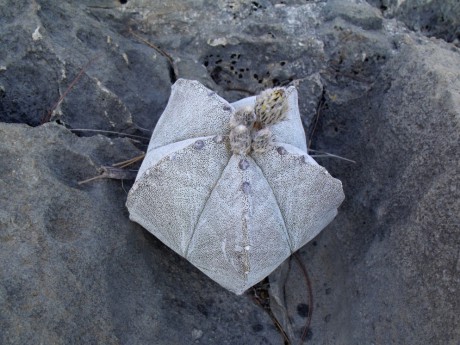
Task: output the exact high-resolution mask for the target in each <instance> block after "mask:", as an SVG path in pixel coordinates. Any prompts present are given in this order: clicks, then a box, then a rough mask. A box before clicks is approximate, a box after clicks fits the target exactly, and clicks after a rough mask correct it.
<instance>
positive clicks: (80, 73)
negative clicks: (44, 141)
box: [40, 54, 101, 125]
mask: <svg viewBox="0 0 460 345" xmlns="http://www.w3.org/2000/svg"><path fill="white" fill-rule="evenodd" d="M100 56H101V54H98V55H96V56H95V57H93V58H91V59H90V60H89V61H88V62H87V63H86V64H85V65H84V66H83V67H82V68H81V70H80V72H79V73H78V74H77V76H76V77H75V78H74V79H73V80H72V82H71V83H70V85H69V86H68V87H67V89H66V90H65V91H64V93H63V94H62V95H61V97H59V99H58V100H57V102H56V103H55V104H54V105H53V106H52V107H51V109H50V110H49V111H48V112H47V113H46V114H45V115H44V116H43V118H42V120H41V123H40V124H42V125H43V124H44V123H46V122H49V120H51V116H52V115H53V112H54V110H56V108H57V107H58V106H59V104H61V103H62V101H63V100H64V98H65V97H66V96H67V94H68V93H69V92H70V90H72V88H73V87H74V86H75V84H76V83H77V82H78V80H79V79H80V78H81V77H82V76H83V73H85V72H86V70H87V69H88V67H89V66H90V65H91V64H92V63H93V62H94V61H96V60H97V59H99V57H100Z"/></svg>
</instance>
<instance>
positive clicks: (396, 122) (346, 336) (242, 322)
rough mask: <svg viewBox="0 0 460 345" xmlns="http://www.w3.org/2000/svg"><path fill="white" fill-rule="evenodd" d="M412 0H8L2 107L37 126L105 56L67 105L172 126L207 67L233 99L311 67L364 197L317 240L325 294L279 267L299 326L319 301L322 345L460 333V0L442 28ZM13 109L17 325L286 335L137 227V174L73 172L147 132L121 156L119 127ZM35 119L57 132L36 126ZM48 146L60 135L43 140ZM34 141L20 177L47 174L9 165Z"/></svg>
mask: <svg viewBox="0 0 460 345" xmlns="http://www.w3.org/2000/svg"><path fill="white" fill-rule="evenodd" d="M124 2H126V1H124ZM370 3H372V4H373V5H377V7H374V6H372V5H370ZM388 3H389V4H390V2H388ZM395 3H396V2H395ZM398 3H400V4H401V6H400V7H398V8H399V9H401V10H402V9H404V11H403V12H401V13H407V15H403V14H401V15H400V16H398V15H395V16H393V18H392V19H388V18H386V17H387V16H389V14H387V13H385V12H386V11H383V12H382V11H379V10H378V9H379V7H380V6H379V5H378V2H377V1H369V3H367V2H365V1H362V0H361V1H358V0H356V1H351V0H344V1H337V0H335V1H320V0H318V1H308V2H305V1H300V0H292V1H284V2H281V1H276V0H270V1H269V0H263V1H262V0H261V1H224V0H221V1H213V2H211V1H209V0H195V1H187V2H183V1H168V2H160V1H155V2H152V1H141V0H128V1H127V2H126V4H125V5H120V3H119V2H117V1H109V0H107V1H106V0H99V1H97V3H96V4H94V1H80V2H78V3H75V2H70V1H69V2H57V1H40V0H36V1H29V0H22V1H4V2H3V4H2V7H1V8H0V12H1V13H0V27H1V31H0V32H2V34H1V35H0V42H1V46H2V48H3V47H5V49H2V50H1V52H0V99H1V101H0V119H1V120H2V121H7V122H24V123H27V124H30V125H37V124H38V123H39V122H40V119H41V118H42V114H43V113H46V111H47V110H49V109H51V108H52V107H53V104H54V103H55V102H56V100H57V99H58V98H59V96H61V95H63V93H64V91H65V89H66V88H67V87H68V85H69V84H70V83H71V81H72V80H73V79H74V78H75V76H76V75H77V74H78V73H79V71H80V69H81V68H82V67H83V66H84V65H85V64H86V63H87V62H88V61H90V60H91V59H92V58H93V57H95V56H96V57H97V56H99V54H102V55H100V56H99V57H98V58H97V59H96V60H93V62H92V63H91V64H90V66H89V67H88V68H87V69H86V72H84V73H83V75H82V77H81V79H80V80H79V81H78V82H77V83H76V84H75V86H74V87H73V89H72V90H71V91H70V92H69V93H68V94H67V96H66V97H65V99H64V101H63V103H62V105H61V106H60V107H58V109H57V111H56V112H55V115H54V116H53V119H54V120H59V122H60V123H65V124H66V125H67V126H69V127H72V128H78V127H84V128H93V129H104V130H113V129H114V130H118V131H128V132H130V133H135V134H140V133H141V132H140V131H139V128H138V127H144V128H147V129H149V130H150V129H151V127H152V126H153V125H154V124H155V122H156V119H157V118H158V116H159V115H160V114H161V111H162V110H163V107H164V106H165V104H166V102H167V98H168V95H169V88H170V84H171V82H172V81H173V80H174V79H175V78H176V77H182V78H188V79H198V80H199V81H200V82H202V83H204V84H205V85H206V86H208V87H210V88H212V89H214V90H215V91H217V92H218V93H219V94H220V95H222V96H223V97H224V98H225V99H228V100H230V101H234V100H237V99H240V98H242V97H246V96H248V95H253V94H256V93H258V92H259V91H260V90H262V89H264V88H267V87H270V86H273V85H286V84H291V85H296V86H297V87H298V90H299V99H300V109H301V112H302V116H303V122H304V125H305V126H306V130H307V134H308V136H309V139H308V140H309V141H311V145H312V146H311V147H312V148H314V149H321V150H326V151H328V152H331V153H335V154H339V155H341V156H344V157H347V158H350V159H354V160H356V162H357V163H356V164H351V163H349V162H346V161H342V160H332V159H331V158H327V159H322V160H321V161H320V162H321V164H323V165H324V166H325V167H326V168H327V169H328V170H329V171H330V172H331V174H332V175H333V176H335V177H338V178H339V179H341V180H342V182H343V184H344V189H345V195H346V200H345V202H344V204H343V207H342V208H341V210H339V216H338V217H337V218H336V219H335V221H334V222H333V223H332V224H331V225H330V226H329V227H328V228H327V229H326V230H324V231H323V232H322V233H321V234H320V235H319V236H318V237H317V239H316V241H314V242H313V243H312V244H310V245H307V246H306V247H304V248H303V249H302V250H301V251H300V257H301V259H302V261H303V262H304V264H305V265H306V267H307V269H308V271H309V275H310V278H311V280H312V283H313V292H314V301H315V302H314V304H313V306H310V305H308V299H307V295H306V285H305V282H304V279H303V275H302V273H301V271H300V270H299V267H298V266H297V264H296V262H295V261H292V262H291V263H290V267H291V271H292V272H291V273H290V274H289V277H290V278H287V283H286V284H283V280H284V279H285V275H284V276H283V274H279V275H273V276H271V277H270V281H271V285H272V290H271V296H272V306H273V307H272V310H273V311H274V312H275V313H276V315H277V317H278V318H279V320H281V322H282V323H283V319H284V320H286V321H287V322H286V325H285V329H286V330H287V332H288V333H289V334H290V335H291V338H292V339H291V340H292V341H293V342H294V343H297V342H298V338H299V336H300V333H301V327H302V325H303V324H304V323H305V321H306V316H307V315H308V311H309V310H310V309H311V307H313V320H312V325H311V329H310V331H309V333H308V335H307V338H308V342H307V343H310V344H331V343H332V344H368V343H374V344H425V343H434V344H457V343H458V339H460V334H459V332H460V331H459V328H458V324H460V319H459V316H458V310H459V309H460V306H459V300H458V297H457V296H458V294H459V291H458V286H459V283H460V282H459V276H460V259H459V255H460V254H459V251H458V248H459V247H460V243H459V238H460V236H459V227H460V225H459V224H460V220H459V218H458V217H459V216H458V215H459V214H460V209H459V205H458V202H459V200H460V198H459V190H460V189H459V185H458V176H459V174H460V171H459V170H460V169H459V166H458V164H459V163H458V161H459V160H458V152H459V137H458V136H459V134H458V133H459V117H460V115H459V108H460V107H459V105H460V101H459V93H460V85H459V82H458V80H460V79H459V77H460V76H459V71H458V66H460V57H459V56H460V53H459V50H458V48H456V46H455V37H456V36H455V35H458V32H457V31H456V30H457V29H458V24H455V23H456V22H455V20H454V19H453V18H458V17H459V16H457V15H455V11H456V10H455V8H454V7H451V10H444V8H446V9H447V7H445V6H450V5H452V6H453V5H455V2H454V1H445V2H443V3H445V4H446V5H445V6H443V7H442V8H443V10H441V7H439V8H438V9H439V11H441V12H442V13H444V12H446V11H447V12H446V13H447V14H451V16H447V14H446V16H445V22H446V23H452V24H448V25H446V26H445V28H446V29H445V30H446V32H445V33H442V34H439V35H437V34H436V36H437V37H439V38H446V39H447V41H449V42H453V43H449V42H446V41H444V40H441V39H428V38H426V37H425V36H423V35H422V34H420V33H417V32H412V31H411V30H410V29H412V28H413V29H417V27H416V26H415V25H412V24H410V23H409V22H407V25H406V24H403V23H401V22H399V21H398V18H401V20H404V21H406V18H408V19H407V20H409V19H410V18H411V17H410V16H409V15H410V13H411V4H412V5H413V6H416V5H417V4H421V3H422V2H420V1H416V0H406V1H405V2H398ZM423 3H426V4H431V5H426V6H428V7H426V6H425V7H424V6H422V7H417V12H416V13H420V17H419V18H430V14H429V13H428V12H425V9H426V8H428V9H434V8H435V7H433V6H434V4H435V3H436V2H429V1H425V2H423ZM391 4H393V2H391ZM391 4H390V5H391ZM388 8H391V6H388ZM441 12H436V13H441ZM388 13H389V12H388ZM422 14H423V15H422ZM436 16H437V18H441V17H440V15H439V14H437V15H436ZM412 18H416V17H412ZM448 18H451V19H448ZM414 20H415V19H414ZM457 20H458V19H457ZM420 23H421V22H420ZM437 23H438V24H441V23H442V21H441V20H439V21H437ZM37 27H40V28H39V30H38V32H36V28H37ZM421 27H423V26H421ZM437 27H438V26H436V28H437ZM439 27H441V26H439ZM129 28H132V29H133V31H134V32H135V33H136V34H137V35H140V36H141V37H143V38H144V39H146V40H148V41H149V42H151V43H152V44H154V45H155V47H156V48H157V49H155V48H154V47H153V46H152V45H150V46H149V45H148V44H146V43H145V42H141V41H139V40H138V38H136V37H135V36H133V34H130V31H129ZM456 28H457V29H456ZM420 30H421V31H422V32H423V30H422V28H421V29H420ZM433 30H434V29H433ZM436 30H437V29H436ZM443 30H444V29H443ZM440 32H441V31H440ZM449 35H450V36H449ZM108 36H110V39H108V38H107V37H108ZM449 37H453V38H452V39H449ZM124 53H126V54H125V55H124ZM126 58H127V60H126ZM171 59H172V60H171ZM127 61H128V62H127ZM171 61H173V63H171ZM98 81H100V83H98ZM316 114H319V120H318V121H317V120H316V117H315V115H316ZM178 125H180V124H178ZM9 126H11V127H8V128H19V129H20V130H19V129H18V130H17V132H14V131H13V130H12V129H9V131H13V132H12V133H14V134H15V135H13V136H6V135H7V134H5V132H2V134H1V137H0V138H1V141H0V142H1V145H2V152H7V154H6V157H7V158H3V157H2V160H1V163H0V168H1V172H0V178H1V179H2V181H3V182H2V189H1V193H2V199H1V200H2V203H3V204H4V205H3V204H2V207H1V210H2V211H1V212H2V218H1V219H2V225H1V232H0V235H1V242H0V243H1V244H0V245H1V248H2V250H1V252H0V253H1V254H0V255H1V256H2V257H1V258H2V262H3V265H2V267H1V269H0V270H1V271H0V274H1V276H0V287H1V290H0V291H1V295H0V296H1V298H2V303H3V304H4V305H5V307H4V306H2V307H1V308H0V322H1V323H2V324H1V327H0V329H1V336H2V337H3V338H2V342H3V343H13V344H22V343H27V341H32V342H34V343H39V342H40V341H42V342H45V343H46V342H53V341H55V342H58V343H59V342H61V343H68V341H66V339H76V340H74V343H81V342H85V340H87V339H89V338H86V337H91V335H92V338H91V339H96V340H94V341H93V342H95V343H96V342H98V340H97V339H98V338H97V337H98V336H99V337H100V339H102V340H101V341H99V342H105V343H110V342H112V343H146V342H155V340H156V341H157V342H158V339H159V338H160V341H161V340H162V339H164V343H165V344H166V343H174V342H176V343H179V344H188V343H190V342H191V340H193V339H197V340H196V341H197V342H198V343H202V344H214V343H219V342H222V341H224V339H225V341H227V342H228V343H246V341H245V340H246V339H248V341H247V343H257V342H259V343H264V342H266V341H271V342H272V343H281V338H280V337H278V338H276V335H275V334H274V333H273V332H272V330H273V328H270V327H271V326H268V325H267V323H266V322H267V319H266V317H265V316H264V315H263V314H261V313H260V310H258V309H255V308H254V306H252V305H251V304H250V302H249V300H248V299H247V298H245V297H243V298H239V299H238V298H236V297H234V296H232V295H230V294H228V293H226V292H225V291H223V290H221V289H220V288H219V287H218V286H217V285H215V284H213V283H212V282H211V281H210V280H209V279H206V278H205V277H204V276H203V275H202V274H199V273H198V272H197V271H196V270H194V269H193V268H191V265H188V264H186V263H185V262H184V261H183V260H181V259H179V258H178V256H176V255H173V253H172V252H171V251H169V250H167V249H165V248H164V247H163V246H162V245H160V244H159V242H158V241H157V240H155V239H154V238H153V237H152V236H151V235H148V234H146V233H145V232H143V231H142V230H141V228H140V227H135V226H133V225H130V223H129V222H128V220H127V213H126V211H125V209H124V208H123V204H124V202H125V198H126V196H125V193H124V192H123V191H122V189H121V187H120V183H119V182H113V181H112V182H100V183H94V184H92V185H88V186H86V187H85V188H81V189H78V188H76V186H75V182H69V181H70V180H69V175H72V174H76V178H75V177H72V179H71V181H75V180H76V179H81V178H86V177H89V176H91V175H92V174H93V173H94V172H95V168H94V166H93V165H91V164H90V162H89V160H88V158H85V157H86V155H89V156H90V157H92V158H91V159H92V160H94V162H97V164H95V165H96V166H97V165H98V164H102V163H103V164H108V163H112V162H113V161H116V160H118V158H120V160H121V159H122V158H127V157H128V156H129V153H130V152H132V153H135V150H134V149H133V147H132V145H131V144H130V143H129V142H127V141H119V142H118V141H117V142H116V144H114V145H116V146H115V148H114V149H113V150H114V151H116V152H121V153H119V154H117V155H115V153H113V152H114V151H104V150H103V151H102V152H103V153H101V156H96V153H95V152H96V150H93V147H96V148H98V147H99V148H100V149H102V148H105V150H108V147H109V146H107V145H101V144H98V143H99V142H100V141H101V140H102V141H103V143H108V142H109V141H108V140H107V139H102V138H101V137H95V138H91V139H84V138H82V139H78V138H76V137H74V136H72V135H70V134H69V133H68V132H64V131H63V130H62V129H61V128H59V127H58V126H49V125H48V126H47V127H45V129H41V128H37V129H30V128H28V129H27V131H26V129H25V128H26V127H23V126H18V127H15V126H13V125H9ZM16 126H17V125H16ZM4 128H5V127H4ZM20 131H26V132H27V134H24V133H22V134H19V132H20ZM6 133H7V132H6ZM31 133H36V134H34V135H35V136H36V137H37V138H38V137H40V136H39V133H42V134H43V136H42V137H41V138H42V139H40V140H38V139H37V140H35V141H30V140H26V139H28V138H29V137H32V138H33V137H34V135H32V134H31ZM53 133H54V134H53ZM63 133H66V134H65V136H68V137H69V138H74V139H68V140H69V141H74V142H75V143H74V145H75V146H72V145H71V144H70V143H67V144H65V145H61V147H72V150H73V151H75V150H76V147H78V148H79V150H80V151H76V152H80V153H79V154H76V155H75V154H70V153H69V154H67V155H64V156H59V155H57V154H56V153H50V152H48V153H46V152H47V151H46V150H50V148H47V146H49V144H48V145H46V144H45V143H46V139H45V138H46V137H49V138H54V137H56V136H59V135H64V134H63ZM21 137H23V138H24V139H23V140H22V142H21V141H18V140H14V139H15V138H21ZM86 140H88V141H86ZM32 142H33V143H34V144H33V145H32ZM13 143H15V144H14V145H16V146H14V145H13ZM25 143H29V144H28V145H26V144H25ZM69 145H70V146H69ZM141 148H142V149H145V148H144V147H141ZM115 149H116V150H115ZM31 150H33V152H41V153H40V154H36V156H35V158H33V156H34V153H33V152H30V151H31ZM66 150H67V149H66ZM53 152H59V151H58V150H57V149H55V151H53ZM104 152H105V153H104ZM19 153H23V154H24V155H25V157H27V162H29V164H28V165H26V166H27V167H28V168H27V169H34V170H29V172H28V173H27V175H25V176H22V177H21V176H19V177H17V178H18V179H19V181H25V179H26V178H28V179H29V181H30V182H29V183H30V184H31V186H32V184H33V186H34V188H36V189H35V190H27V189H26V188H24V184H20V183H17V184H14V185H13V183H12V182H10V180H11V178H8V176H10V175H11V173H12V170H11V166H13V167H16V166H19V164H20V162H21V161H18V159H20V158H21V157H19V156H18V154H19ZM13 154H14V155H16V156H14V155H13ZM78 157H80V158H78ZM74 160H75V161H77V163H78V164H77V166H80V168H79V169H77V170H76V171H75V164H70V163H73V161H74ZM4 162H6V163H7V164H5V163H4ZM16 170H17V171H20V170H18V169H16ZM39 171H41V173H39ZM18 174H19V173H18ZM5 176H6V177H7V178H6V181H5ZM34 179H36V180H34ZM12 181H15V180H14V179H13V180H12ZM72 183H73V187H72V186H69V184H72ZM43 186H44V187H43ZM57 188H61V189H57ZM64 189H65V191H66V192H63V191H64ZM68 191H73V193H74V194H69V193H70V192H68ZM6 196H8V199H6ZM77 196H78V198H79V199H78V200H79V201H78V202H72V204H74V205H78V207H74V208H73V209H72V211H71V212H69V211H68V210H69V208H68V207H67V206H66V205H67V204H68V203H69V200H72V201H74V200H75V198H77ZM9 200H13V201H9ZM15 203H16V204H17V205H15ZM43 205H49V206H50V207H47V210H48V211H46V210H45V206H43ZM51 205H54V206H53V207H51ZM88 205H89V206H88ZM59 209H62V211H58V212H57V215H56V210H59ZM45 211H46V212H45ZM64 211H67V212H68V213H67V214H66V215H65V217H62V212H64ZM90 215H92V216H91V217H90ZM45 219H46V222H48V223H51V224H53V225H52V226H48V225H45ZM80 220H88V221H91V220H92V222H91V223H89V224H90V226H89V227H88V230H87V231H86V230H85V231H84V232H83V233H82V234H81V235H80V236H77V235H76V232H75V231H73V230H72V229H74V228H73V227H72V228H69V225H68V224H72V223H75V222H77V224H81V223H79V222H80ZM47 226H48V227H49V228H51V229H55V230H51V231H49V233H48V232H47V230H46V229H47ZM80 228H82V229H83V227H80ZM80 232H81V231H80ZM80 232H79V233H80ZM112 232H114V233H116V234H118V235H117V236H118V237H116V236H113V235H112ZM45 233H46V234H45ZM108 233H110V234H111V236H110V237H109V236H107V234H108ZM39 234H41V235H39ZM15 236H16V237H15ZM9 246H13V248H14V250H11V248H10V247H9ZM14 246H16V247H14ZM4 248H6V249H4ZM8 248H9V249H8ZM69 248H70V249H71V250H70V249H69ZM7 249H8V250H7ZM110 253H112V254H110ZM109 254H110V260H108V259H105V261H104V260H103V259H102V258H107V255H109ZM53 255H54V256H53ZM57 257H58V258H59V259H56V258H57ZM50 258H55V259H54V260H51V259H50ZM91 258H93V259H91ZM98 260H99V261H98ZM101 260H102V261H103V262H104V263H103V264H100V262H101ZM96 262H97V264H96ZM104 265H106V266H104ZM286 265H287V266H285V267H282V269H281V270H280V272H281V273H283V269H284V270H285V271H284V272H286V274H287V272H288V269H289V262H288V263H287V264H286ZM30 277H34V278H30ZM94 277H96V278H94ZM146 277H147V278H146ZM148 277H150V278H148ZM141 278H142V279H145V280H142V279H141ZM180 284H182V288H178V287H177V286H178V285H180ZM7 286H10V288H9V290H8V289H7V288H6V287H7ZM41 286H44V288H41ZM158 291H160V293H158ZM210 291H212V293H211V292H210ZM209 295H211V297H210V298H209V297H208V296H209ZM144 296H145V297H144ZM208 298H209V299H208ZM101 300H102V301H106V302H100V301H101ZM220 300H222V302H220ZM81 301H83V302H81ZM97 303H101V304H97ZM103 303H104V304H103ZM102 305H104V306H107V307H102ZM100 306H101V307H100ZM230 306H231V307H230ZM229 308H230V309H229ZM283 308H284V309H285V310H286V309H287V313H286V314H283ZM225 310H227V311H228V310H230V312H229V314H226V312H225ZM238 310H243V313H242V314H239V312H235V311H238ZM13 311H14V312H13ZM197 311H198V312H197ZM221 314H222V315H224V316H223V317H221V316H220V315H221ZM287 323H289V324H287ZM152 325H157V326H158V327H157V326H152ZM259 325H262V326H259ZM156 327H157V328H156ZM261 329H262V330H261ZM289 329H290V330H291V331H289ZM89 330H90V331H89ZM213 331H214V333H212V332H213ZM257 331H259V332H258V333H257ZM27 332H28V333H27ZM23 334H28V335H29V337H28V338H26V337H25V336H23ZM87 334H90V335H87ZM248 334H249V335H248ZM104 335H105V336H106V337H105V338H104ZM109 336H110V338H109ZM22 337H24V338H22ZM131 337H137V338H136V339H134V338H131ZM213 337H214V338H213ZM30 339H32V340H30ZM242 339H243V340H242ZM267 339H268V340H267Z"/></svg>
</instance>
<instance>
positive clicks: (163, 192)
mask: <svg viewBox="0 0 460 345" xmlns="http://www.w3.org/2000/svg"><path fill="white" fill-rule="evenodd" d="M288 97H289V116H288V119H287V120H286V121H283V122H282V123H280V124H279V125H275V126H273V131H274V132H276V139H277V140H278V142H276V143H275V145H274V147H273V148H272V149H270V150H268V151H267V152H263V153H252V154H251V155H250V156H247V155H239V154H232V151H231V150H230V145H229V140H228V137H225V135H226V134H228V131H229V129H228V121H229V119H230V116H231V114H232V112H233V111H234V108H233V107H231V106H230V105H229V104H228V103H226V102H225V101H224V100H223V99H221V98H220V97H218V96H217V95H216V94H215V93H213V92H212V91H211V90H208V89H206V88H205V87H204V86H203V85H201V84H199V83H198V82H195V81H188V80H183V79H181V80H179V81H178V82H177V83H176V84H175V85H174V86H173V92H172V95H171V99H170V101H169V103H168V106H167V108H166V110H165V113H164V114H163V116H162V118H161V119H160V121H159V125H158V126H157V128H156V129H155V131H154V133H153V136H152V140H151V142H150V146H149V151H148V153H147V156H146V158H145V160H144V162H143V164H142V166H141V168H140V171H139V175H138V177H137V179H136V182H135V184H134V185H133V188H132V189H131V191H130V192H129V196H128V201H127V207H128V209H129V211H130V218H131V219H132V220H134V221H136V222H138V223H139V224H141V225H142V226H144V227H145V228H146V229H147V230H149V231H150V232H151V233H153V234H154V235H155V236H157V237H158V238H159V239H160V240H161V241H163V242H164V243H165V244H166V245H168V246H169V247H170V248H172V249H173V250H174V251H176V252H177V253H178V254H180V255H182V256H184V257H186V258H187V259H188V260H189V261H190V262H191V263H193V264H194V265H195V266H196V267H198V268H199V269H200V270H201V271H202V272H204V273H205V274H206V275H208V276H209V277H210V278H212V279H213V280H215V281H216V282H218V283H219V284H221V285H222V286H224V287H225V288H227V289H228V290H230V291H233V292H235V293H237V294H241V293H243V292H244V291H245V290H246V289H248V288H249V287H251V286H252V285H254V284H256V283H257V282H259V281H260V280H262V279H263V278H264V277H266V276H267V275H268V274H270V273H271V272H272V271H273V270H274V269H276V267H277V266H278V265H279V264H280V263H281V262H282V261H283V260H285V259H286V258H287V257H288V256H289V255H290V254H291V253H293V252H295V251H296V250H297V249H299V248H300V247H301V246H303V245H304V244H305V243H307V242H308V241H309V240H311V239H312V238H313V237H314V236H316V235H317V234H318V233H319V232H320V231H321V230H322V229H323V228H324V227H325V226H326V225H327V224H328V223H329V222H330V221H331V220H332V219H333V218H334V217H335V215H336V214H337V207H338V206H339V205H340V203H341V202H342V201H343V199H344V195H343V191H342V184H341V182H340V181H339V180H337V179H334V178H333V177H332V176H331V175H329V173H328V172H327V171H326V169H324V168H322V167H321V166H319V165H318V164H317V163H316V162H315V161H314V160H313V159H312V158H311V157H310V156H308V154H307V153H306V152H305V151H304V150H302V148H303V147H304V146H305V134H304V132H303V130H302V132H301V133H302V135H299V136H296V135H295V134H296V133H298V129H297V128H298V126H299V123H300V117H299V112H298V108H297V92H296V90H295V89H294V88H289V89H288ZM249 102H252V99H249ZM244 103H245V102H244V101H243V102H240V104H244ZM189 104H190V108H189V107H188V105H189ZM210 105H211V106H213V107H216V110H215V113H213V112H212V108H210V107H209V106H210ZM214 115H215V116H214ZM177 124H181V126H180V129H178V128H177ZM183 124H187V126H188V125H189V126H190V127H187V126H184V125H183ZM293 128H296V130H294V131H293V130H292V129H293ZM202 134H205V135H206V136H205V137H203V136H201V135H202ZM222 135H224V136H222ZM284 140H286V141H287V142H288V143H283V141H284ZM291 143H293V144H296V146H293V145H292V144H291Z"/></svg>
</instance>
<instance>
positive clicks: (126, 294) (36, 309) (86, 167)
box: [0, 124, 281, 344]
mask: <svg viewBox="0 0 460 345" xmlns="http://www.w3.org/2000/svg"><path fill="white" fill-rule="evenodd" d="M0 137H1V138H2V140H1V142H0V161H1V162H2V164H1V165H0V169H1V171H0V210H1V211H0V245H1V251H0V259H1V262H2V263H3V264H2V265H0V311H1V312H0V329H1V332H0V343H2V344H41V343H42V344H153V343H154V344H191V343H193V342H194V341H197V343H201V344H238V343H241V342H242V341H243V339H244V342H249V343H251V344H279V343H280V342H281V335H280V334H279V333H278V332H277V331H276V329H275V326H274V325H273V323H272V322H271V320H270V319H269V317H268V315H267V314H266V313H265V312H264V311H263V310H262V309H260V308H258V307H257V306H256V305H255V304H253V303H251V302H250V300H249V299H248V297H246V298H244V297H243V298H242V297H237V296H235V295H233V294H231V293H229V292H227V291H226V290H224V289H222V288H221V287H219V286H218V285H217V284H215V283H213V282H212V281H211V280H210V279H208V278H206V277H205V276H204V275H203V274H202V273H200V272H199V271H198V270H196V269H195V268H194V267H193V266H192V265H190V264H189V263H187V261H185V260H183V259H181V258H180V257H179V256H177V255H174V254H173V253H172V252H171V250H169V249H167V248H166V247H165V246H164V245H163V244H161V242H160V241H158V240H156V239H155V238H154V237H153V236H151V235H149V234H148V233H147V232H146V231H145V230H143V229H142V228H141V227H140V226H137V225H136V224H134V223H132V222H130V221H129V219H128V213H127V210H126V208H125V207H124V202H125V199H126V192H125V190H124V189H128V188H129V184H122V183H121V182H120V181H113V180H100V181H99V182H97V183H96V182H95V183H93V184H89V185H82V186H79V185H78V184H77V181H78V180H82V179H85V178H86V177H89V176H92V175H96V174H97V172H96V168H97V167H98V166H99V165H100V164H107V163H108V162H115V161H120V160H124V159H126V158H130V157H132V156H135V155H136V154H138V153H139V151H138V150H137V149H136V148H135V147H134V146H133V145H132V144H131V143H130V142H129V141H128V140H127V139H115V140H111V139H108V138H106V137H103V136H94V137H91V138H78V137H76V136H75V135H74V134H72V133H70V132H69V131H68V130H66V129H63V128H62V127H61V126H58V125H53V124H47V125H44V126H40V127H38V128H31V127H28V126H26V125H20V124H0Z"/></svg>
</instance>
